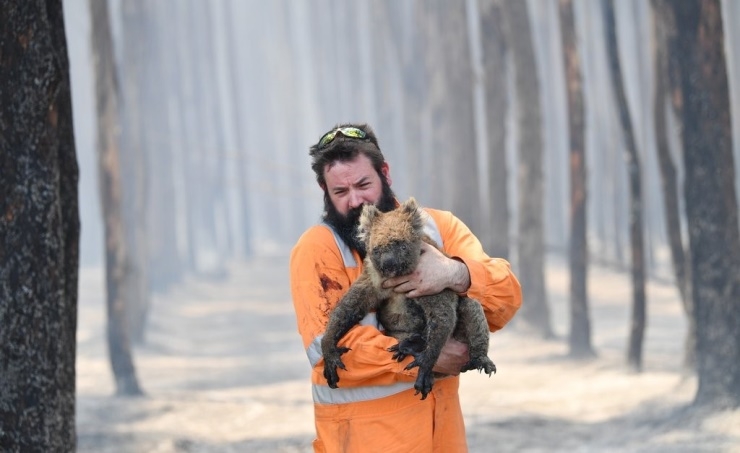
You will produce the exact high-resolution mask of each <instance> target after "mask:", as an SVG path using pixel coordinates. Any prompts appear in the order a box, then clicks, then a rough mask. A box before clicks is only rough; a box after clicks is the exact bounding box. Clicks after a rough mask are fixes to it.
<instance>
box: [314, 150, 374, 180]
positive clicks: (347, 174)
mask: <svg viewBox="0 0 740 453" xmlns="http://www.w3.org/2000/svg"><path fill="white" fill-rule="evenodd" d="M375 176H377V172H376V171H375V168H374V167H373V165H372V163H371V162H370V159H368V158H367V157H366V156H364V155H359V156H357V157H355V158H354V159H351V160H342V161H334V162H331V163H328V164H326V166H325V167H324V177H325V179H326V182H327V183H329V184H331V181H334V182H335V183H342V184H346V183H348V182H349V183H353V184H355V183H358V182H361V181H362V180H365V179H371V178H374V177H375Z"/></svg>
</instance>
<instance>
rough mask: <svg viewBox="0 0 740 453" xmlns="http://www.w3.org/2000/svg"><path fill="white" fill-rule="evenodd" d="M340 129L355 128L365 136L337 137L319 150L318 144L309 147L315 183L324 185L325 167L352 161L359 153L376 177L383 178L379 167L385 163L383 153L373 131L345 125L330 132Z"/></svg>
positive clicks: (364, 125)
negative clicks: (368, 163) (362, 155)
mask: <svg viewBox="0 0 740 453" xmlns="http://www.w3.org/2000/svg"><path fill="white" fill-rule="evenodd" d="M340 127H356V128H358V129H361V130H362V131H364V132H365V134H367V136H366V137H365V138H362V139H360V138H352V137H345V136H343V135H337V137H335V138H334V140H332V141H331V142H330V143H329V144H327V145H326V146H324V147H323V148H319V144H318V142H317V143H316V144H315V145H313V146H311V149H310V151H309V152H308V154H309V155H310V156H311V169H312V170H313V171H314V173H316V181H318V183H319V184H321V185H322V186H324V185H326V180H325V179H324V169H325V168H326V166H327V165H331V164H333V163H335V162H346V161H350V160H353V159H354V158H355V157H357V156H358V155H359V154H360V153H362V154H364V155H365V156H367V158H368V159H370V162H371V163H372V164H373V168H375V171H377V172H378V175H380V177H381V178H383V174H382V173H381V167H382V166H383V164H384V163H385V157H383V153H382V152H381V151H380V147H379V146H378V139H377V137H375V132H373V129H372V128H371V127H370V126H368V125H367V124H353V123H345V124H338V125H336V126H334V127H333V128H332V129H330V131H333V130H336V129H338V128H340ZM322 137H323V135H322Z"/></svg>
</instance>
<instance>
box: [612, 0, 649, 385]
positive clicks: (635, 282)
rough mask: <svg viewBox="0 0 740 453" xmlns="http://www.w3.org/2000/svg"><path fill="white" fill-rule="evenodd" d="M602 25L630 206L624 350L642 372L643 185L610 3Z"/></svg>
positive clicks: (643, 325)
mask: <svg viewBox="0 0 740 453" xmlns="http://www.w3.org/2000/svg"><path fill="white" fill-rule="evenodd" d="M603 6H604V23H605V25H606V46H607V56H608V62H609V69H610V72H611V80H612V85H613V87H614V95H615V96H616V100H617V107H618V108H619V123H620V125H621V126H622V136H623V137H624V142H625V146H626V148H627V150H626V151H627V153H626V156H625V157H626V161H627V174H628V175H629V186H630V204H629V225H630V248H631V251H632V323H631V325H630V336H629V342H628V350H627V363H628V364H629V366H630V367H631V368H633V369H634V370H636V371H640V370H641V369H642V345H643V339H644V336H645V318H646V313H645V305H646V301H645V250H644V243H643V231H642V222H643V220H642V184H641V177H642V176H641V168H640V156H639V155H638V153H637V145H636V143H635V137H634V132H633V129H632V119H631V118H630V112H629V107H628V106H627V97H626V96H625V94H624V84H623V82H622V69H621V64H620V61H619V50H618V48H617V32H616V24H615V20H614V5H613V4H612V0H604V2H603Z"/></svg>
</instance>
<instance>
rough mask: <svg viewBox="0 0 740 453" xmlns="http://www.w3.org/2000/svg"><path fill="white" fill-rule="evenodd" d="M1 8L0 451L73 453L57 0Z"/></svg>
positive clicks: (72, 249) (72, 200) (75, 252)
mask: <svg viewBox="0 0 740 453" xmlns="http://www.w3.org/2000/svg"><path fill="white" fill-rule="evenodd" d="M0 9H2V13H0V55H1V56H2V58H0V87H2V88H0V131H2V133H1V134H0V194H1V195H0V326H2V327H0V450H1V451H7V452H26V451H29V452H31V451H44V452H46V451H55V452H73V451H75V442H76V435H75V354H76V340H75V334H76V329H77V284H78V267H79V239H80V221H79V208H78V168H77V158H76V156H75V143H74V136H73V130H72V101H71V95H70V80H69V62H68V60H67V42H66V38H65V35H64V17H63V14H62V2H61V1H52V0H47V1H40V0H18V1H16V0H10V1H6V2H4V3H3V6H2V7H0Z"/></svg>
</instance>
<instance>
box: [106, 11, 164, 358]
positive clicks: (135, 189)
mask: <svg viewBox="0 0 740 453" xmlns="http://www.w3.org/2000/svg"><path fill="white" fill-rule="evenodd" d="M98 1H103V0H98ZM105 1H108V0H105ZM121 10H122V11H121V16H122V25H123V35H124V41H125V42H124V45H123V63H122V67H123V68H124V70H123V71H122V72H121V74H122V80H123V84H122V86H121V87H120V88H121V92H122V97H123V99H124V102H123V103H122V105H125V108H124V109H122V112H121V115H120V120H121V121H120V124H121V127H122V129H123V133H122V134H120V138H119V139H118V140H117V143H118V146H120V147H121V149H122V150H123V152H122V153H119V158H120V159H119V163H120V167H119V168H120V170H119V171H120V172H121V183H122V184H123V186H122V192H121V201H122V206H123V222H124V224H123V225H124V234H125V235H126V242H125V243H126V255H127V261H128V263H129V265H130V266H131V270H130V279H127V280H126V284H128V285H131V287H130V288H127V289H126V291H125V292H124V296H125V304H126V313H127V314H126V316H127V317H128V325H127V328H128V329H129V338H131V340H132V341H134V342H136V343H139V344H141V343H143V342H144V332H145V326H146V319H147V316H148V313H149V307H150V305H151V302H150V298H149V271H148V268H149V266H148V264H149V253H148V250H149V248H148V247H147V242H148V234H147V230H148V223H149V222H148V216H147V200H148V199H149V193H150V189H149V178H148V176H147V168H148V165H147V157H149V156H150V155H151V154H152V152H153V151H154V148H152V147H151V146H149V140H148V137H149V135H150V134H151V128H152V122H154V121H155V119H154V118H153V115H152V113H151V110H152V109H151V107H150V106H149V105H147V103H149V102H151V97H152V96H153V94H152V93H150V92H154V91H155V90H153V89H152V80H151V77H148V75H150V74H151V61H152V60H153V59H152V58H150V57H149V55H150V54H151V51H152V47H153V41H154V40H153V39H152V37H153V36H152V30H154V26H153V20H152V17H151V11H147V5H146V2H144V1H142V0H128V1H126V2H123V3H122V4H121ZM117 122H118V120H117Z"/></svg>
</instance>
